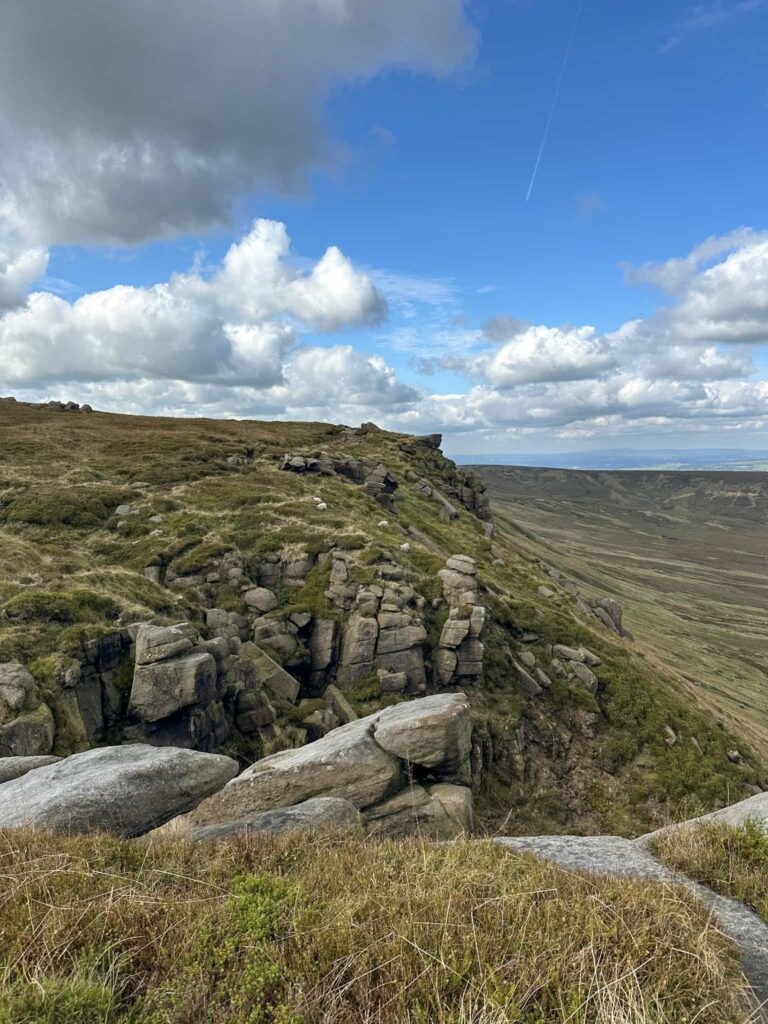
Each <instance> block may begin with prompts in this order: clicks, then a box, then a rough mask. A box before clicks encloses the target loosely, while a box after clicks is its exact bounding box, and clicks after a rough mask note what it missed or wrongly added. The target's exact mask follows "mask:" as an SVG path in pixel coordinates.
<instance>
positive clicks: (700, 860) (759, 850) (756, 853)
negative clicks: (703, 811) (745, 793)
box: [653, 820, 768, 921]
mask: <svg viewBox="0 0 768 1024" xmlns="http://www.w3.org/2000/svg"><path fill="white" fill-rule="evenodd" d="M653 849H654V852H655V853H656V855H657V856H658V857H659V858H660V859H661V860H663V861H664V863H665V864H669V865H670V867H674V868H677V869H678V870H679V871H684V872H685V873H686V874H687V875H690V876H691V878H695V879H696V880H697V881H699V882H703V883H704V884H705V885H708V886H709V887H710V888H711V889H714V890H715V892H719V893H721V894H722V895H723V896H732V897H733V898H734V899H737V900H739V901H740V902H741V903H745V904H746V905H747V906H748V907H751V908H752V910H754V911H755V912H756V913H757V914H759V915H760V916H761V917H762V918H763V920H764V921H768V835H766V833H765V829H764V828H763V827H762V823H761V822H757V821H750V820H747V821H745V822H744V823H743V824H742V825H738V826H736V827H731V826H729V825H725V824H722V823H719V822H707V823H704V824H702V825H698V826H695V827H692V828H685V829H672V830H670V831H669V832H662V833H661V834H660V835H659V836H658V837H657V838H656V839H655V840H654V841H653Z"/></svg>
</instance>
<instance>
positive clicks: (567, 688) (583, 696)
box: [547, 677, 600, 714]
mask: <svg viewBox="0 0 768 1024" xmlns="http://www.w3.org/2000/svg"><path fill="white" fill-rule="evenodd" d="M547 698H548V700H549V701H550V702H551V704H552V705H553V706H554V707H555V708H557V710H558V711H566V710H567V709H569V708H578V709H579V710H580V711H591V712H593V713H595V714H599V713H600V705H599V704H598V703H597V700H596V699H595V697H593V695H592V694H591V693H590V692H589V690H587V689H586V688H585V687H584V686H582V685H581V684H580V683H577V682H569V681H568V680H566V679H560V678H559V677H555V678H554V679H553V680H552V686H551V687H550V688H549V690H548V691H547Z"/></svg>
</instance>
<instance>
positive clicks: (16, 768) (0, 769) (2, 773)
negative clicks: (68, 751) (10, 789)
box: [0, 754, 61, 784]
mask: <svg viewBox="0 0 768 1024" xmlns="http://www.w3.org/2000/svg"><path fill="white" fill-rule="evenodd" d="M60 760H61V758H60V757H54V756H53V755H52V754H48V755H38V756H37V757H0V784H2V783H3V782H10V781H11V780H12V779H20V778H21V777H22V775H26V774H27V772H31V771H34V770H35V768H44V767H45V766H46V765H47V764H54V762H56V761H60Z"/></svg>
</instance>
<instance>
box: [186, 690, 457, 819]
mask: <svg viewBox="0 0 768 1024" xmlns="http://www.w3.org/2000/svg"><path fill="white" fill-rule="evenodd" d="M470 750H471V732H470V720H469V704H468V702H467V699H466V697H465V696H464V695H463V694H439V695H436V696H434V697H427V698H424V699H422V700H416V701H410V702H407V703H404V704H398V705H396V706H394V707H391V708H387V709H385V710H384V711H380V712H377V713H376V714H373V715H369V716H368V717H367V718H362V719H358V720H357V721H354V722H352V723H350V724H349V725H345V726H342V727H341V728H338V729H334V730H333V731H332V732H330V733H328V734H327V735H326V736H324V737H323V738H322V739H319V740H317V741H316V742H314V743H311V744H309V745H308V746H305V747H301V748H299V749H298V750H286V751H282V752H281V753H279V754H273V755H272V756H271V757H267V758H264V759H263V760H262V761H257V762H256V764H254V765H252V766H251V767H250V768H248V769H246V770H245V771H244V772H243V773H242V775H240V776H239V777H238V778H236V779H233V780H232V782H230V783H229V784H228V785H227V786H226V787H225V788H224V789H223V790H221V791H220V792H219V793H216V794H215V795H214V796H213V797H211V798H210V799H208V800H206V801H204V802H203V803H202V804H201V805H200V806H199V807H198V808H197V809H196V810H195V811H194V812H193V813H192V814H191V815H190V822H191V823H192V825H194V826H210V825H215V824H226V823H228V822H240V821H242V820H243V819H245V818H248V819H250V818H251V816H252V815H253V814H256V813H259V812H263V811H269V810H276V809H279V808H285V807H292V806H294V805H296V804H302V803H303V802H304V801H307V800H312V799H314V798H316V797H321V796H325V797H336V798H340V799H343V800H348V801H350V802H351V803H352V804H353V805H354V806H355V807H356V808H359V809H362V810H364V812H365V813H364V818H365V821H366V823H367V824H368V825H370V830H371V831H372V832H375V833H376V834H388V835H389V834H392V835H399V834H406V833H409V832H410V833H413V832H415V831H422V832H424V834H428V835H433V836H437V837H442V838H447V837H450V836H454V835H457V834H458V833H459V832H460V831H462V830H469V829H471V822H472V796H471V791H470V790H469V789H468V788H467V786H465V785H456V783H457V782H458V783H464V782H468V781H469V756H470ZM417 776H418V777H419V778H420V781H417Z"/></svg>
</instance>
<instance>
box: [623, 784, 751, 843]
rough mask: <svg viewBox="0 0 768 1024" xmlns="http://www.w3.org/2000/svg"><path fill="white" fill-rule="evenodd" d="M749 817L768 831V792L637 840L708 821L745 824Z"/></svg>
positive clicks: (651, 837) (642, 840) (668, 826)
mask: <svg viewBox="0 0 768 1024" xmlns="http://www.w3.org/2000/svg"><path fill="white" fill-rule="evenodd" d="M747 819H749V820H751V821H754V822H756V824H758V825H759V826H760V828H762V829H763V831H765V832H768V793H758V794H757V795H756V796H750V797H748V798H747V799H746V800H739V802H738V803H735V804H731V805H730V807H723V808H722V809H721V810H719V811H712V812H711V813H710V814H703V815H702V816H701V817H700V818H689V819H688V820H687V821H681V822H678V823H677V824H675V825H667V826H666V827H665V828H661V829H658V830H657V831H656V832H649V833H647V834H646V835H644V836H641V837H640V839H638V840H637V842H638V843H641V844H647V843H648V841H649V840H650V839H653V838H654V837H656V836H660V835H662V834H666V833H668V832H676V831H678V829H681V828H694V827H696V826H697V825H704V824H708V823H712V824H721V825H743V824H744V822H745V821H747Z"/></svg>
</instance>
